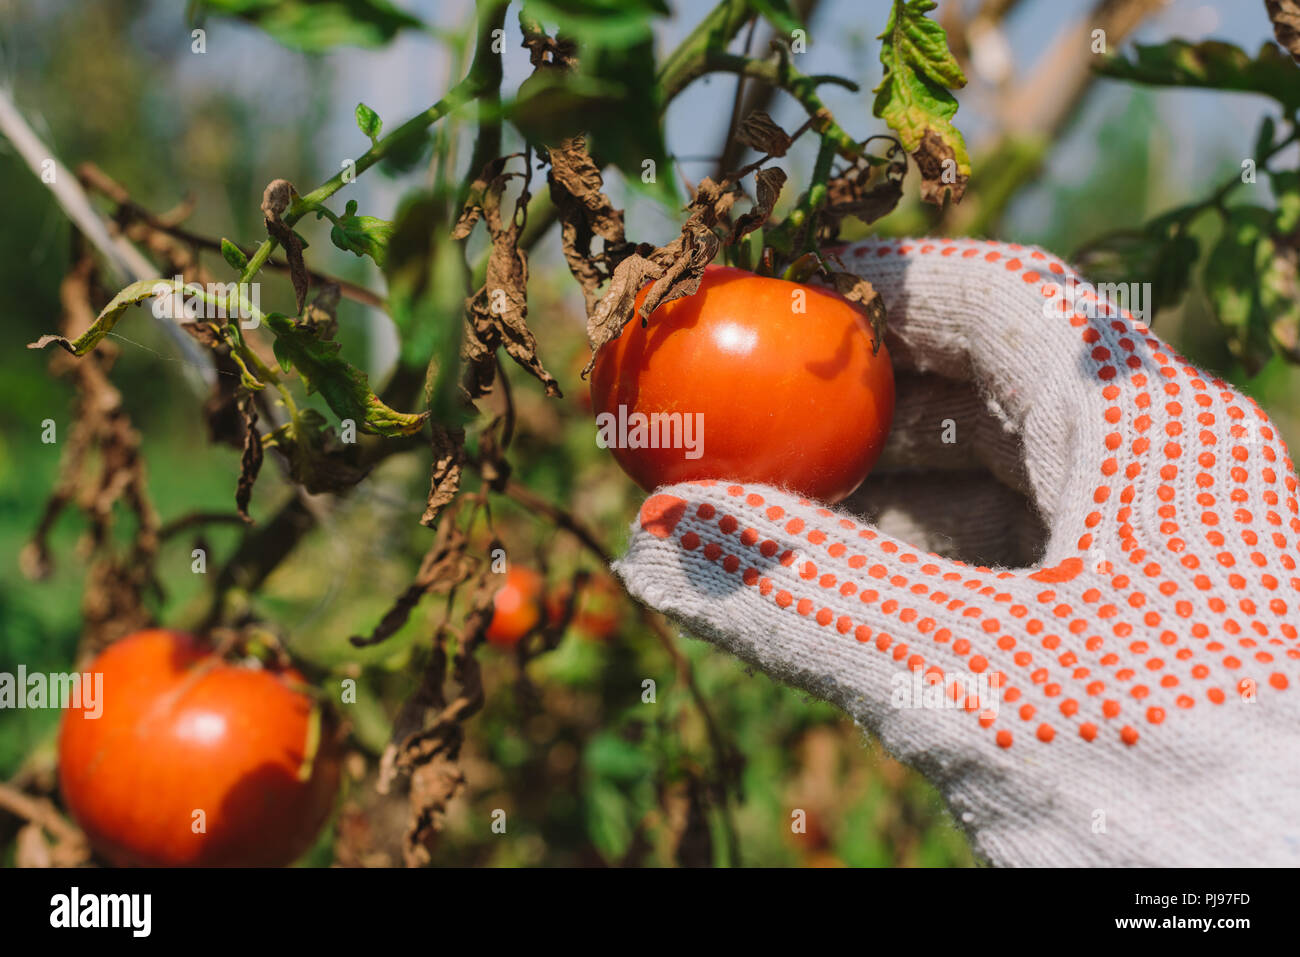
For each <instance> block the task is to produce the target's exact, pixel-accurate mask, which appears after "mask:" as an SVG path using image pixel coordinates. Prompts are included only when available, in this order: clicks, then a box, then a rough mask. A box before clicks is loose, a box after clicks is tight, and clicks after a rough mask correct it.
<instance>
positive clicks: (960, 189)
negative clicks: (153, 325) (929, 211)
mask: <svg viewBox="0 0 1300 957" xmlns="http://www.w3.org/2000/svg"><path fill="white" fill-rule="evenodd" d="M912 159H913V160H914V161H915V162H916V168H917V170H918V171H919V172H920V173H921V198H922V199H923V200H925V201H926V202H927V203H934V204H935V205H937V206H938V205H943V200H944V196H945V194H946V193H947V192H948V191H949V190H952V196H953V202H960V201H961V198H962V196H964V195H965V194H966V184H967V183H968V182H969V181H970V174H969V173H967V172H964V171H963V169H962V166H961V165H960V163H959V161H958V156H957V153H956V152H955V151H954V150H953V148H952V147H951V146H950V145H949V144H948V143H947V142H946V141H945V140H944V138H943V137H942V136H940V135H939V134H938V133H936V132H935V131H934V130H926V131H925V135H924V136H923V137H922V138H921V143H920V145H919V146H917V148H916V149H914V150H912Z"/></svg>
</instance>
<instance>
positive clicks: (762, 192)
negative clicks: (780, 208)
mask: <svg viewBox="0 0 1300 957" xmlns="http://www.w3.org/2000/svg"><path fill="white" fill-rule="evenodd" d="M784 185H785V171H784V170H782V169H780V168H778V167H775V166H772V167H768V168H767V169H760V170H759V171H758V172H757V173H755V174H754V187H755V199H754V208H753V209H751V210H750V211H749V212H747V213H745V214H744V215H743V216H741V217H740V218H738V219H737V220H736V224H735V226H734V227H732V231H731V239H730V240H729V242H730V243H736V242H739V241H740V240H741V239H743V238H744V237H745V236H747V235H748V234H749V233H752V232H753V231H754V230H756V229H758V227H760V226H762V225H763V224H764V223H766V222H767V218H768V217H769V216H771V215H772V207H773V206H775V205H776V201H777V199H778V198H779V197H780V195H781V187H782V186H784Z"/></svg>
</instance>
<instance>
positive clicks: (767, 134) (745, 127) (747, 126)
mask: <svg viewBox="0 0 1300 957" xmlns="http://www.w3.org/2000/svg"><path fill="white" fill-rule="evenodd" d="M736 139H737V140H739V141H740V142H741V143H743V144H745V145H746V146H748V147H750V148H751V149H754V150H756V151H757V152H759V153H766V154H767V155H768V156H784V155H785V154H786V152H787V151H788V150H789V149H790V144H791V143H793V142H794V141H793V140H792V139H791V138H790V134H789V133H787V132H786V131H785V130H783V129H781V127H779V126H777V124H776V123H775V122H773V120H772V117H770V116H768V115H767V114H766V113H765V112H763V111H762V110H754V111H753V112H752V113H750V114H749V115H748V116H746V117H745V119H744V120H742V121H741V124H740V128H739V129H738V130H736Z"/></svg>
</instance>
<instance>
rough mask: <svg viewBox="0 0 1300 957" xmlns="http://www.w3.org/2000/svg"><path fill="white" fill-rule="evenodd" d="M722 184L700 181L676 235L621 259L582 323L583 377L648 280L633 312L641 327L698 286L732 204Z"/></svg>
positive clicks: (623, 322)
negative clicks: (585, 345) (587, 353)
mask: <svg viewBox="0 0 1300 957" xmlns="http://www.w3.org/2000/svg"><path fill="white" fill-rule="evenodd" d="M727 185H728V184H727V183H725V182H724V183H721V184H719V183H715V182H714V181H713V180H712V179H709V178H707V177H706V178H705V179H704V180H703V181H702V182H701V183H700V185H699V189H698V190H697V191H696V193H695V198H694V199H693V200H692V201H691V204H690V206H688V207H687V209H689V210H690V211H691V215H690V217H689V218H688V219H687V220H686V222H685V223H684V224H683V226H682V232H681V235H679V236H678V237H677V238H676V239H674V240H673V241H672V242H670V243H668V244H667V245H664V246H661V247H659V248H658V249H653V250H648V251H645V252H642V251H641V249H640V248H638V250H637V252H635V253H633V254H632V255H629V256H628V257H627V258H625V259H623V260H622V261H621V262H620V263H619V264H618V266H617V268H616V269H615V270H614V278H613V280H612V281H611V282H610V285H609V289H607V290H606V292H605V294H604V296H602V297H601V299H600V301H599V302H598V303H597V305H596V307H595V308H594V309H593V310H592V311H591V312H590V314H589V318H588V320H587V339H588V341H589V342H590V344H591V350H592V357H591V360H590V361H589V362H588V363H587V367H586V369H585V370H584V372H583V374H584V375H585V374H586V373H587V372H589V371H590V370H591V368H592V366H593V365H595V361H596V353H597V352H598V351H599V350H600V348H601V346H603V345H604V344H605V343H607V342H609V341H611V340H613V339H615V338H617V337H618V336H619V334H620V333H621V332H622V331H623V326H625V325H626V324H627V323H628V322H629V321H630V320H631V319H632V315H633V309H634V307H635V302H636V298H637V294H638V293H639V292H640V290H641V288H642V287H643V286H644V285H645V283H646V281H647V280H650V281H651V285H650V288H649V290H648V291H647V292H646V295H645V298H644V299H643V300H642V302H641V306H640V308H639V309H636V313H637V315H639V316H640V317H641V319H642V321H643V322H644V321H645V320H646V318H647V317H648V316H649V315H650V313H652V312H654V310H655V309H657V308H658V307H659V306H661V305H663V304H664V303H666V302H672V301H673V300H675V299H681V298H682V297H684V296H690V295H693V294H694V293H695V292H696V291H697V290H698V289H699V287H700V279H701V278H702V277H703V275H704V269H705V267H706V266H708V265H709V263H711V262H712V261H713V259H714V257H716V256H717V254H718V248H719V246H720V245H721V240H719V238H718V235H717V233H716V232H715V227H717V225H718V224H719V222H720V221H722V220H723V219H724V218H725V217H726V215H727V213H728V212H729V211H730V210H731V207H732V205H733V203H734V202H735V199H736V194H735V192H733V191H732V190H730V189H727V188H726V187H727Z"/></svg>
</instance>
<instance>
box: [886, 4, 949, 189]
mask: <svg viewBox="0 0 1300 957" xmlns="http://www.w3.org/2000/svg"><path fill="white" fill-rule="evenodd" d="M935 5H936V4H935V0H894V6H893V9H892V10H891V11H890V13H889V21H888V22H887V23H886V24H885V31H884V32H883V33H882V34H880V37H879V39H880V40H881V41H882V42H881V47H880V62H881V64H882V65H883V66H884V71H885V72H884V77H883V78H882V79H881V81H880V85H879V86H877V87H876V89H875V91H874V92H875V94H876V100H875V103H874V105H873V111H874V112H875V115H876V116H878V117H880V118H881V119H882V120H884V121H885V122H886V123H888V124H889V126H890V128H891V129H893V130H894V132H896V133H897V134H898V138H899V140H900V141H901V142H902V144H903V147H904V149H906V150H907V151H908V152H909V153H911V154H912V159H914V160H915V161H916V165H917V168H918V169H919V170H920V172H921V198H922V199H924V200H926V201H927V202H930V203H936V204H941V203H942V202H943V200H944V195H945V193H947V192H949V191H951V193H952V198H953V201H954V202H957V201H959V200H960V199H961V197H962V194H963V193H965V191H966V183H967V181H968V180H969V179H970V157H969V156H968V155H967V153H966V141H965V140H964V139H963V138H962V135H961V133H960V132H958V130H957V128H956V127H955V126H953V124H952V118H953V115H954V114H956V112H957V100H956V99H955V98H954V97H953V95H952V94H951V93H949V92H948V91H949V90H955V89H960V88H961V87H963V86H965V85H966V77H965V75H964V74H963V73H962V71H961V67H960V66H959V65H958V64H957V59H956V57H954V56H953V55H952V51H950V50H949V49H948V37H947V35H946V34H945V33H944V32H943V27H941V26H939V24H938V23H936V22H935V21H933V20H930V19H929V18H927V17H926V16H925V14H926V13H928V12H929V11H930V10H933V9H934V8H935Z"/></svg>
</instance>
